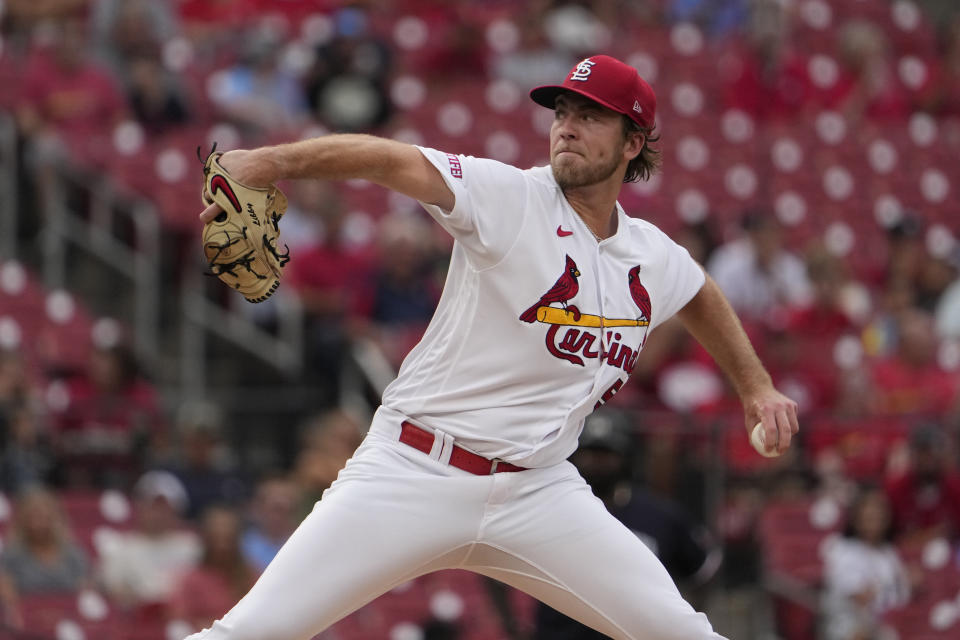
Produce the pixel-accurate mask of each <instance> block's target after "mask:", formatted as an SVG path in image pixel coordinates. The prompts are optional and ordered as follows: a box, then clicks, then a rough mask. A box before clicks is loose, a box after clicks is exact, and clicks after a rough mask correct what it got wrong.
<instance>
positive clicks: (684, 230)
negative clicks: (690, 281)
mask: <svg viewBox="0 0 960 640" xmlns="http://www.w3.org/2000/svg"><path fill="white" fill-rule="evenodd" d="M671 235H672V237H673V239H674V241H675V242H676V243H677V244H679V245H680V246H681V247H683V248H684V249H686V250H687V252H688V253H689V254H690V257H691V258H693V259H694V260H696V261H697V262H699V263H700V264H707V263H708V262H709V261H710V258H711V256H713V252H714V251H715V250H716V249H717V244H718V243H717V236H716V233H715V232H714V229H713V226H712V225H711V224H710V222H708V221H707V220H706V219H705V220H701V221H700V222H692V223H684V224H683V226H681V227H680V229H679V230H677V231H676V232H675V233H673V234H671Z"/></svg>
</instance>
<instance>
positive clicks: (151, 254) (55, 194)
mask: <svg viewBox="0 0 960 640" xmlns="http://www.w3.org/2000/svg"><path fill="white" fill-rule="evenodd" d="M56 169H57V170H56V171H54V172H52V173H51V176H52V178H51V182H50V184H46V185H44V189H45V193H44V194H43V196H44V197H43V198H42V199H41V202H42V203H43V207H44V219H45V226H44V229H43V278H44V283H45V284H46V286H47V287H50V288H63V287H66V286H67V252H68V250H69V248H70V247H71V246H72V247H76V248H79V249H81V250H82V251H83V252H85V253H86V254H87V257H90V258H95V259H96V260H98V261H99V262H100V263H102V264H104V265H106V266H107V267H109V269H110V270H111V272H112V273H113V274H114V275H117V276H120V277H123V278H125V279H127V280H129V281H130V283H131V284H132V287H133V318H132V325H133V346H134V349H135V351H136V353H137V355H138V356H139V357H140V358H141V359H142V360H145V361H147V362H153V361H155V360H156V358H157V356H158V354H159V315H158V314H159V308H160V305H159V301H160V284H161V283H160V220H159V217H158V215H157V212H156V210H155V208H154V206H153V205H152V204H150V203H149V202H147V201H145V200H134V201H127V200H125V199H123V198H121V197H120V196H119V195H118V194H117V193H116V191H115V189H114V187H113V184H112V182H111V181H110V179H109V178H108V177H104V176H96V177H94V179H93V180H91V177H90V175H88V174H86V173H83V172H80V171H77V170H76V169H74V168H73V167H70V166H68V165H67V164H65V163H61V164H59V165H58V166H57V167H56ZM68 183H69V184H71V185H73V186H77V185H79V186H80V187H81V188H84V189H87V190H88V191H89V194H90V207H89V217H84V216H82V215H81V214H80V212H77V211H74V210H72V209H71V207H70V205H69V204H68V202H67V198H66V197H65V193H64V187H65V185H66V184H68ZM120 219H124V221H125V222H128V223H129V226H130V228H131V229H132V230H133V234H132V241H131V242H129V243H128V242H125V241H123V240H121V239H120V238H118V237H116V236H115V235H113V234H112V233H111V229H113V228H115V226H118V225H117V224H116V223H118V221H119V220H120Z"/></svg>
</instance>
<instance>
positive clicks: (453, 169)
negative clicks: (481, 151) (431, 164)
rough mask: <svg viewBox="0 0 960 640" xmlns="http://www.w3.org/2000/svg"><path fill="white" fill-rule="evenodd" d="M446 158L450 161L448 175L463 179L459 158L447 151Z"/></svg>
mask: <svg viewBox="0 0 960 640" xmlns="http://www.w3.org/2000/svg"><path fill="white" fill-rule="evenodd" d="M447 160H448V161H449V162H450V175H452V176H453V177H454V178H458V179H460V180H463V168H462V167H461V166H460V158H458V157H457V156H455V155H453V154H452V153H448V154H447Z"/></svg>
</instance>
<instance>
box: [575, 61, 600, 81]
mask: <svg viewBox="0 0 960 640" xmlns="http://www.w3.org/2000/svg"><path fill="white" fill-rule="evenodd" d="M595 64H597V63H596V62H594V61H593V60H591V59H590V58H584V59H583V60H581V61H580V62H578V63H577V66H576V67H574V68H573V72H572V73H571V74H570V79H571V80H579V81H580V82H586V81H587V79H588V78H589V77H590V67H592V66H593V65H595Z"/></svg>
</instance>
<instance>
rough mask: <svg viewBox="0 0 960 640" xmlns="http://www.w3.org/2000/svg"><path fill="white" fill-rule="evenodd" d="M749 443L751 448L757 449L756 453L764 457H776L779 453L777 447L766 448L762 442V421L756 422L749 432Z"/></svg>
mask: <svg viewBox="0 0 960 640" xmlns="http://www.w3.org/2000/svg"><path fill="white" fill-rule="evenodd" d="M750 444H752V445H753V448H754V449H756V450H757V453H759V454H760V455H762V456H763V457H764V458H776V457H777V456H779V455H780V452H779V451H777V448H776V447H775V446H774V447H771V448H770V449H767V445H766V443H765V442H764V437H763V423H761V422H758V423H757V424H756V425H754V427H753V431H751V432H750Z"/></svg>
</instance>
